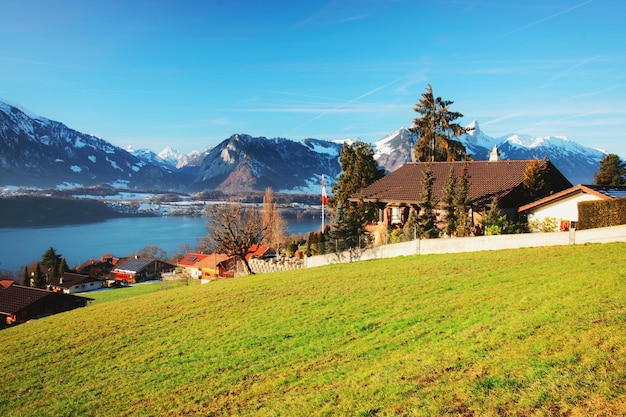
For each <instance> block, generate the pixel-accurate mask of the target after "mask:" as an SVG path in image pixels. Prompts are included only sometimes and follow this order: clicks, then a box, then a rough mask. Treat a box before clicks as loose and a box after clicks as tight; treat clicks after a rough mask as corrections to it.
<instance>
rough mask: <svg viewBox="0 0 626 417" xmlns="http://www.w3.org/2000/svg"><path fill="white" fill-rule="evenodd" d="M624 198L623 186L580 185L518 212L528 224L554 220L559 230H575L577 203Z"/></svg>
mask: <svg viewBox="0 0 626 417" xmlns="http://www.w3.org/2000/svg"><path fill="white" fill-rule="evenodd" d="M624 197H626V186H624V185H582V184H579V185H577V186H575V187H571V188H567V189H565V190H563V191H560V192H558V193H554V194H552V195H550V196H548V197H546V198H542V199H541V200H537V201H534V202H532V203H529V204H526V205H523V206H521V207H520V208H519V209H518V212H520V213H524V214H526V215H527V217H528V221H529V223H530V222H532V221H536V222H538V223H541V222H543V221H544V220H545V219H547V218H552V219H556V220H557V221H558V222H559V224H560V229H561V230H568V229H569V228H576V224H577V222H578V203H580V202H583V201H597V200H612V199H616V198H624Z"/></svg>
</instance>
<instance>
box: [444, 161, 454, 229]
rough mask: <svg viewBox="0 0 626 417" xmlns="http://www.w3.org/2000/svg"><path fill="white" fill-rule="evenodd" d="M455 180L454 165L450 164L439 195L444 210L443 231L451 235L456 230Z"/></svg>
mask: <svg viewBox="0 0 626 417" xmlns="http://www.w3.org/2000/svg"><path fill="white" fill-rule="evenodd" d="M456 182H457V179H456V175H454V166H450V172H449V174H448V181H447V182H446V185H445V187H444V189H443V194H442V197H441V203H442V208H443V210H444V215H443V222H444V231H445V232H446V234H447V235H448V236H452V235H454V233H455V232H456V221H457V218H456V214H457V213H456Z"/></svg>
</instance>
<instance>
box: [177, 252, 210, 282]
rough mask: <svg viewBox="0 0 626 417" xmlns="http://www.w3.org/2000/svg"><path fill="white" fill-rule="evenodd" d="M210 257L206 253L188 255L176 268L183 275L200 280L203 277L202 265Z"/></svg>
mask: <svg viewBox="0 0 626 417" xmlns="http://www.w3.org/2000/svg"><path fill="white" fill-rule="evenodd" d="M208 256H209V255H206V254H204V253H188V254H187V255H185V256H184V257H183V258H182V259H181V260H180V261H178V262H177V263H176V266H177V267H178V268H179V269H180V270H181V272H182V273H183V274H187V275H189V276H190V277H192V278H200V277H201V276H202V269H201V267H200V263H201V262H202V261H203V260H204V259H205V258H207V257H208Z"/></svg>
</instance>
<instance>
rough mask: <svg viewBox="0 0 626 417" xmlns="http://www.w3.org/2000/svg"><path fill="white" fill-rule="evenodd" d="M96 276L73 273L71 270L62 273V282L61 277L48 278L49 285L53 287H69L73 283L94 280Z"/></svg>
mask: <svg viewBox="0 0 626 417" xmlns="http://www.w3.org/2000/svg"><path fill="white" fill-rule="evenodd" d="M96 281H98V280H97V279H96V278H93V277H90V276H89V275H83V274H75V273H73V272H65V273H64V274H63V282H61V277H54V278H52V279H51V280H50V285H52V286H53V287H60V288H70V287H71V286H73V285H79V284H86V283H88V282H96Z"/></svg>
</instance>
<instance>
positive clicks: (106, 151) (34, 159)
mask: <svg viewBox="0 0 626 417" xmlns="http://www.w3.org/2000/svg"><path fill="white" fill-rule="evenodd" d="M188 181H189V179H186V177H185V176H184V175H181V174H178V173H173V172H171V171H168V170H165V169H163V168H161V167H157V166H154V165H152V164H149V163H147V162H145V161H143V160H141V159H139V158H137V157H135V156H133V155H131V154H130V153H128V152H126V151H125V150H124V149H122V148H119V147H117V146H114V145H112V144H110V143H109V142H106V141H105V140H103V139H100V138H97V137H95V136H93V135H88V134H85V133H81V132H78V131H76V130H73V129H70V128H68V127H67V126H65V125H64V124H62V123H59V122H55V121H52V120H49V119H46V118H44V117H40V116H34V115H32V114H29V113H28V112H25V111H24V110H22V109H20V108H18V107H16V106H13V105H10V104H7V103H4V102H0V184H2V185H21V186H34V187H54V186H59V185H63V184H65V185H94V184H104V183H108V184H111V185H116V186H121V187H129V188H142V189H154V188H161V189H175V188H179V187H180V186H181V185H183V184H185V183H186V182H188Z"/></svg>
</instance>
